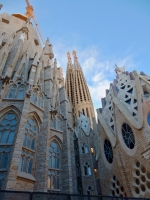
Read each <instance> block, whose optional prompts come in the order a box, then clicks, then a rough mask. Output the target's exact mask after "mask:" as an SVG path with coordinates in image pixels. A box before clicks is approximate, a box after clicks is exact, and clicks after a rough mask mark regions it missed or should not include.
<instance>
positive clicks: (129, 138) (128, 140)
mask: <svg viewBox="0 0 150 200" xmlns="http://www.w3.org/2000/svg"><path fill="white" fill-rule="evenodd" d="M122 137H123V140H124V142H125V144H126V146H127V147H128V148H129V149H133V148H134V146H135V138H134V134H133V131H132V129H131V127H130V126H129V125H128V124H126V123H124V124H123V125H122Z"/></svg>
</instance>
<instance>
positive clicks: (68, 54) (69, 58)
mask: <svg viewBox="0 0 150 200" xmlns="http://www.w3.org/2000/svg"><path fill="white" fill-rule="evenodd" d="M67 57H68V61H70V60H71V57H70V52H67Z"/></svg>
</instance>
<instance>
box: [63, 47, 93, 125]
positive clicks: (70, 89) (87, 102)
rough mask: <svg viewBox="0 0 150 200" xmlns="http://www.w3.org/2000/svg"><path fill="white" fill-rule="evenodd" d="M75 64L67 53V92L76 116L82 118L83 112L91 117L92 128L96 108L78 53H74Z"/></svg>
mask: <svg viewBox="0 0 150 200" xmlns="http://www.w3.org/2000/svg"><path fill="white" fill-rule="evenodd" d="M72 55H73V59H74V63H73V64H72V63H71V57H70V53H69V52H68V53H67V57H68V63H67V72H66V83H65V87H66V92H67V96H68V99H69V101H70V103H71V104H72V108H73V111H74V113H75V115H76V116H77V117H78V116H80V112H81V111H82V112H83V114H84V115H86V116H87V117H89V119H90V123H91V126H92V117H95V114H94V108H93V103H92V99H91V96H90V92H89V89H88V86H87V83H86V80H85V78H84V75H83V72H82V69H81V66H80V63H79V62H78V58H77V52H76V51H75V50H74V51H73V52H72Z"/></svg>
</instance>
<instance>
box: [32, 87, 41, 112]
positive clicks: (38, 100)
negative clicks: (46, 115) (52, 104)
mask: <svg viewBox="0 0 150 200" xmlns="http://www.w3.org/2000/svg"><path fill="white" fill-rule="evenodd" d="M30 102H32V103H33V104H35V105H36V106H38V107H39V108H41V109H43V94H42V93H40V92H39V91H35V90H34V92H33V93H32V95H31V97H30Z"/></svg>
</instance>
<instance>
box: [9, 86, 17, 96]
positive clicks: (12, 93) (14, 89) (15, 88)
mask: <svg viewBox="0 0 150 200" xmlns="http://www.w3.org/2000/svg"><path fill="white" fill-rule="evenodd" d="M16 90H17V86H16V85H12V86H11V87H10V89H9V94H8V98H15V94H16Z"/></svg>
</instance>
